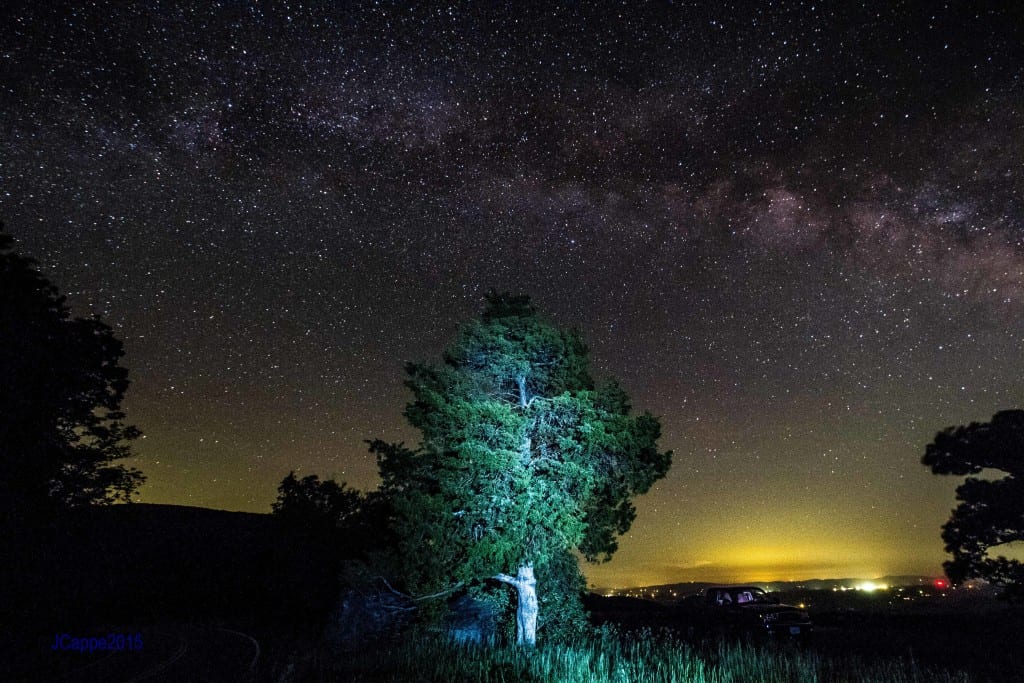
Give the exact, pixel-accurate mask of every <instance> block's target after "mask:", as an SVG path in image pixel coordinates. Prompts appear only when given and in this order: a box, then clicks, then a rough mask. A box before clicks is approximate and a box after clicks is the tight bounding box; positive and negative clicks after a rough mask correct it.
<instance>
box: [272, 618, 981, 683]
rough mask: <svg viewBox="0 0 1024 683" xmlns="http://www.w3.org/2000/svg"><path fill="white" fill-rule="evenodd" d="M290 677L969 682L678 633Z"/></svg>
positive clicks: (311, 663)
mask: <svg viewBox="0 0 1024 683" xmlns="http://www.w3.org/2000/svg"><path fill="white" fill-rule="evenodd" d="M288 668H289V669H290V671H289V673H290V674H291V676H290V677H289V676H287V675H286V676H283V677H282V678H280V679H279V680H284V681H289V680H294V681H360V682H366V683H383V682H391V681H394V682H396V683H397V682H403V683H404V682H406V681H439V682H440V681H445V682H448V681H481V682H484V683H499V682H501V683H512V682H518V681H557V682H560V683H561V682H565V683H606V682H607V683H612V682H614V683H643V682H650V683H661V682H665V683H668V682H677V683H759V682H763V683H776V682H777V683H784V682H785V683H790V682H799V683H847V682H849V683H875V682H878V683H883V682H885V683H888V682H892V683H924V682H926V681H927V682H929V683H930V682H933V681H934V682H937V683H946V682H949V683H953V682H957V683H969V681H970V678H968V677H967V675H966V674H963V673H950V672H944V671H934V670H929V669H925V668H922V667H921V666H920V665H919V664H917V663H915V662H913V661H908V660H901V659H891V660H872V661H865V660H863V659H858V658H853V657H850V658H846V657H844V658H829V657H823V656H822V655H820V654H817V653H814V652H813V651H809V650H806V649H798V648H793V647H773V646H770V645H766V646H756V645H751V644H747V643H719V644H715V645H709V646H706V647H703V648H695V647H694V646H691V645H688V644H686V643H683V642H680V641H678V640H676V639H675V638H673V637H672V636H671V635H655V634H651V633H649V632H646V633H641V634H639V635H634V636H621V635H618V634H616V633H614V632H611V631H603V632H599V633H597V634H596V635H595V637H594V638H592V639H590V640H585V641H581V642H579V643H574V644H567V645H548V646H541V647H538V648H537V649H535V650H533V651H524V650H522V649H519V648H516V647H497V648H484V647H460V646H455V645H448V644H446V643H445V642H444V641H443V640H442V639H440V638H439V637H438V636H436V635H434V636H430V635H426V634H424V635H417V636H413V637H410V638H409V639H407V640H405V641H404V642H402V643H399V644H392V645H390V646H387V647H369V648H367V649H366V650H364V651H362V652H359V653H354V654H353V653H346V654H345V655H337V654H333V653H331V652H330V651H328V650H326V649H317V650H314V651H313V652H310V653H308V654H307V655H306V656H305V657H304V658H303V659H302V661H294V660H293V663H292V666H290V667H288Z"/></svg>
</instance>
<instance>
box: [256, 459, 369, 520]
mask: <svg viewBox="0 0 1024 683" xmlns="http://www.w3.org/2000/svg"><path fill="white" fill-rule="evenodd" d="M363 499H364V497H363V495H362V494H361V493H360V492H359V491H356V490H355V489H350V488H347V486H346V484H345V482H341V483H340V484H339V483H338V482H336V481H334V480H333V479H325V480H323V481H321V480H320V477H318V476H317V475H315V474H310V475H307V476H305V477H303V478H302V479H299V478H298V477H296V476H295V472H289V473H288V476H287V477H285V478H284V479H283V480H282V481H281V484H280V485H279V486H278V487H277V500H276V501H274V502H273V503H272V504H271V508H272V509H273V511H274V514H276V515H277V516H278V517H279V518H281V519H283V520H294V521H296V522H298V523H301V524H314V525H317V526H327V527H333V528H337V529H341V528H345V527H347V526H349V525H351V524H352V523H353V521H354V520H355V519H356V517H357V515H358V514H359V513H360V511H361V509H362V506H363Z"/></svg>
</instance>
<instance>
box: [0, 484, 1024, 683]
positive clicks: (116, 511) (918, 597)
mask: <svg viewBox="0 0 1024 683" xmlns="http://www.w3.org/2000/svg"><path fill="white" fill-rule="evenodd" d="M3 540H4V547H3V548H0V558H2V562H0V570H2V571H3V574H4V575H3V576H0V605H2V607H3V609H2V620H0V671H2V676H0V677H2V678H4V680H14V681H17V680H26V681H38V680H67V681H90V680H104V681H117V680H128V679H131V678H132V677H133V676H134V677H137V676H139V675H145V676H146V680H155V681H159V680H185V679H189V678H193V679H199V678H201V679H203V680H208V681H218V680H223V681H246V680H257V679H258V676H257V675H255V674H254V672H253V671H252V663H253V659H254V658H256V663H257V668H258V669H260V670H261V674H260V675H261V676H263V674H265V672H266V671H268V670H270V669H271V668H273V664H274V662H278V663H279V662H281V661H287V660H288V658H289V654H288V651H289V648H291V647H293V646H294V647H302V644H303V643H305V644H308V643H311V642H315V641H316V640H317V638H319V636H320V634H321V633H322V632H323V626H324V624H325V623H326V619H327V617H328V611H329V610H330V608H331V607H332V606H333V604H334V602H335V600H336V599H337V596H338V591H339V587H338V583H337V577H336V575H335V572H334V570H333V569H332V567H333V566H336V561H337V557H338V555H337V553H338V552H343V551H344V547H343V546H344V541H341V542H340V545H341V546H342V547H341V551H339V550H338V548H337V547H336V546H338V545H339V543H324V540H323V537H322V536H320V535H318V534H317V533H314V532H312V531H310V530H308V529H307V530H304V529H301V528H295V527H294V526H291V527H290V526H287V525H285V524H282V523H281V522H280V520H277V519H275V518H274V517H272V516H271V515H258V514H248V513H235V512H223V511H218V510H207V509H202V508H189V507H179V506H164V505H142V504H135V505H131V506H114V507H111V508H99V509H90V510H86V511H84V512H83V514H81V515H78V516H76V517H75V518H73V519H71V520H66V521H64V522H61V523H59V524H51V525H47V526H45V527H41V528H40V529H37V530H35V531H33V532H31V533H24V534H22V536H21V537H20V538H15V539H3ZM332 546H335V547H333V548H332ZM921 593H922V591H921V589H920V587H913V588H912V589H907V590H906V591H904V592H902V593H901V592H898V591H896V590H895V589H891V590H888V591H881V592H878V593H872V594H865V593H861V592H855V591H850V592H847V593H834V592H832V591H820V590H819V591H804V592H795V593H787V594H783V595H781V596H780V597H781V598H782V599H783V601H784V602H787V603H790V604H800V603H803V604H806V606H807V609H808V611H809V612H810V614H811V616H812V618H813V620H814V622H815V632H814V634H813V636H812V637H811V639H810V640H809V641H808V642H806V643H804V644H803V645H802V646H803V647H807V648H810V649H812V650H813V651H816V652H820V653H822V654H823V655H826V656H829V657H836V658H842V657H849V656H856V657H860V658H862V659H868V660H876V659H879V658H889V657H900V658H904V659H907V658H913V659H914V660H915V661H916V662H918V663H919V664H920V665H922V666H924V667H926V668H930V669H947V670H963V671H966V672H967V673H969V674H971V675H972V676H973V677H974V679H975V680H976V681H979V682H985V681H990V682H992V683H1008V682H1012V681H1024V608H1021V607H1011V606H1008V605H1005V604H1003V603H1001V602H998V601H996V600H994V599H993V598H992V597H991V596H990V595H985V594H979V593H975V592H969V591H964V590H959V591H948V592H947V593H946V595H945V596H943V595H942V594H941V593H939V592H937V591H928V590H925V591H923V593H924V594H921ZM587 603H588V607H589V608H590V609H591V611H592V618H593V621H594V622H595V623H598V624H600V623H605V622H614V623H617V624H620V625H621V626H623V627H624V628H626V629H632V628H643V627H650V628H654V629H658V628H670V629H674V630H676V631H677V632H679V633H680V634H686V633H687V631H688V629H687V626H688V621H687V619H688V617H687V612H686V609H684V608H682V607H680V606H678V605H676V604H673V603H655V602H652V601H647V600H638V599H634V598H626V597H616V598H602V597H598V596H590V597H589V598H588V601H587ZM59 633H68V634H70V635H72V636H75V637H81V636H85V637H94V636H104V635H107V634H109V633H115V634H119V633H120V634H133V633H141V634H142V636H143V641H144V648H143V650H142V651H141V652H131V651H122V652H118V653H103V652H101V653H93V654H91V655H83V654H80V653H73V652H54V651H53V650H51V649H50V647H51V645H52V644H53V642H54V637H55V635H56V634H59ZM700 637H701V636H700V635H697V636H695V638H700ZM253 640H255V641H256V642H253ZM705 644H707V643H705ZM256 647H259V648H260V650H259V654H258V657H257V655H256V649H255V648H256ZM263 677H264V678H265V676H263ZM260 680H262V678H260Z"/></svg>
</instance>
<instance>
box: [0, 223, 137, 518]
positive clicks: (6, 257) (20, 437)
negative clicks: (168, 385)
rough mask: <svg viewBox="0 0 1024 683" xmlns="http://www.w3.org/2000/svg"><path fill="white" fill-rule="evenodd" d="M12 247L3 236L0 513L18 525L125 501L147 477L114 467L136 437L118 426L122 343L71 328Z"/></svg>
mask: <svg viewBox="0 0 1024 683" xmlns="http://www.w3.org/2000/svg"><path fill="white" fill-rule="evenodd" d="M13 242H14V240H13V239H12V238H11V237H10V236H9V235H7V234H5V233H3V232H2V228H0V340H3V343H0V500H2V501H3V502H2V503H0V504H2V505H3V506H4V509H5V511H6V512H8V513H9V515H10V517H9V519H11V520H13V521H15V522H16V521H18V520H21V521H24V520H26V519H28V518H31V517H33V516H34V515H38V514H41V513H44V512H46V511H52V510H54V509H66V508H72V507H76V506H80V505H86V504H96V503H109V502H113V501H128V500H130V497H131V494H132V493H133V492H134V491H135V490H136V489H137V488H138V486H139V485H140V484H141V483H142V481H143V480H144V477H143V475H142V473H141V472H139V471H138V470H137V469H134V468H128V467H125V466H124V465H121V464H114V461H116V460H119V459H121V458H125V457H128V456H129V455H130V451H129V446H128V442H129V441H130V440H131V439H134V438H136V437H137V436H138V435H139V431H138V430H137V429H136V428H135V427H133V426H129V425H126V424H124V423H123V422H122V420H123V419H124V414H123V413H122V412H121V408H120V405H121V400H122V399H123V397H124V394H125V391H126V390H127V388H128V371H127V370H126V369H125V368H123V367H121V366H120V365H119V364H118V363H119V359H120V358H121V356H122V355H123V350H122V345H121V342H120V341H119V340H118V339H116V338H115V337H114V334H113V331H112V330H111V329H110V327H108V326H107V325H105V324H104V323H103V322H102V321H100V320H99V319H98V318H89V319H83V318H72V317H71V315H70V312H69V310H68V307H67V305H66V304H65V299H64V297H62V296H60V295H59V293H58V291H57V288H56V287H54V286H53V285H52V284H51V283H50V282H49V281H48V280H47V279H46V278H45V277H43V275H42V274H40V272H39V271H38V270H37V269H36V263H35V261H33V260H32V259H29V258H26V257H24V256H21V255H19V254H17V253H15V252H14V251H13Z"/></svg>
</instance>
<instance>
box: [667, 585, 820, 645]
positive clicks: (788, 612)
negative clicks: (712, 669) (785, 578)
mask: <svg viewBox="0 0 1024 683" xmlns="http://www.w3.org/2000/svg"><path fill="white" fill-rule="evenodd" d="M682 619H683V620H684V622H686V628H687V632H688V633H690V634H691V635H696V634H698V633H700V634H704V635H719V636H727V637H759V636H768V637H772V638H793V639H801V640H802V639H806V638H807V637H809V636H810V635H811V631H812V630H813V628H814V625H813V624H812V623H811V617H810V615H809V614H807V612H806V611H804V609H802V608H801V607H796V606H794V605H786V604H783V603H781V602H779V600H778V599H776V598H774V597H772V596H771V595H769V594H768V593H767V592H766V591H765V590H764V589H763V588H759V587H757V586H712V587H710V588H707V589H705V590H704V593H703V594H700V595H695V596H691V597H690V598H688V599H686V600H684V602H683V614H682Z"/></svg>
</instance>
